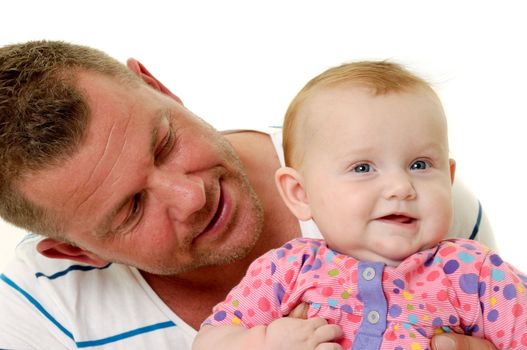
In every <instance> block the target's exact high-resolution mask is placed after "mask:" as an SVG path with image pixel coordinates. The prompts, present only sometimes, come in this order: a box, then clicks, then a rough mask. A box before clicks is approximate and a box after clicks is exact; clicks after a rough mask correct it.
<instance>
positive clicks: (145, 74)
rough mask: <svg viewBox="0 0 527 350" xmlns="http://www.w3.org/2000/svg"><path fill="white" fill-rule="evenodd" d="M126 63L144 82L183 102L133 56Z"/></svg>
mask: <svg viewBox="0 0 527 350" xmlns="http://www.w3.org/2000/svg"><path fill="white" fill-rule="evenodd" d="M126 65H127V66H128V68H130V70H131V71H132V72H134V73H135V75H137V76H138V77H139V78H141V79H142V80H143V81H144V82H145V83H147V84H148V85H150V86H151V87H153V88H154V89H156V90H158V91H161V92H162V93H164V94H165V95H168V96H170V97H172V98H173V99H174V100H176V101H177V102H179V103H181V104H183V102H181V99H180V98H179V97H177V96H176V95H174V94H173V93H172V91H170V90H169V89H168V88H167V87H166V86H165V85H163V84H162V83H161V82H160V81H159V80H157V79H156V77H154V76H153V75H152V73H150V72H149V71H148V70H147V69H146V68H145V66H143V64H142V63H141V62H139V61H138V60H136V59H135V58H129V59H128V61H126Z"/></svg>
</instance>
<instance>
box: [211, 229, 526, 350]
mask: <svg viewBox="0 0 527 350" xmlns="http://www.w3.org/2000/svg"><path fill="white" fill-rule="evenodd" d="M526 287H527V277H526V276H525V275H523V274H521V273H520V272H519V271H517V270H516V269H514V267H512V266H510V265H509V264H507V263H506V262H503V261H502V260H501V259H500V257H499V256H498V255H496V254H495V253H493V252H492V251H490V250H488V249H487V248H485V247H484V246H482V245H481V244H479V243H477V242H474V241H468V240H461V239H457V240H448V241H444V242H442V243H441V244H440V245H439V246H437V247H435V248H433V249H429V250H426V251H422V252H419V253H416V254H414V255H412V256H411V257H409V258H407V259H406V260H405V261H403V262H402V263H401V264H400V265H399V266H397V267H390V266H385V265H384V264H382V263H375V262H373V263H370V262H359V261H357V260H355V259H353V258H351V257H348V256H344V255H341V254H339V253H337V252H335V251H333V250H331V249H329V248H328V247H327V246H326V244H325V242H324V241H322V240H312V239H297V240H293V241H290V242H288V243H287V244H285V245H284V246H283V247H281V248H278V249H275V250H272V251H270V252H268V253H267V254H266V255H264V256H262V257H260V258H259V259H257V260H256V261H254V262H253V263H252V264H251V266H250V268H249V270H248V271H247V274H246V276H245V277H244V278H243V280H242V281H241V282H240V284H238V286H236V287H235V288H234V289H233V290H232V291H231V292H230V293H229V295H228V296H227V298H226V300H225V301H224V302H222V303H220V304H218V305H216V306H215V307H214V309H213V314H212V315H211V316H210V317H209V318H208V319H207V320H206V321H205V322H204V324H209V325H233V324H234V325H241V326H243V327H246V328H250V327H253V326H255V325H260V324H263V325H268V324H269V323H270V322H272V321H273V320H275V319H276V318H279V317H282V316H285V315H287V314H288V313H289V312H290V311H291V310H292V309H293V308H294V307H295V306H296V305H298V304H299V303H301V302H306V303H308V305H309V311H308V317H322V318H325V319H327V320H328V322H330V323H336V324H339V325H340V326H341V327H342V329H343V331H344V337H343V338H342V339H341V340H340V344H341V345H342V346H343V348H344V349H392V350H403V349H409V350H421V349H430V338H431V337H432V336H433V335H435V334H438V333H442V332H457V333H464V334H472V335H474V336H478V337H482V338H486V339H488V340H490V341H491V342H493V343H494V344H495V345H496V346H497V347H498V348H499V349H527V293H526Z"/></svg>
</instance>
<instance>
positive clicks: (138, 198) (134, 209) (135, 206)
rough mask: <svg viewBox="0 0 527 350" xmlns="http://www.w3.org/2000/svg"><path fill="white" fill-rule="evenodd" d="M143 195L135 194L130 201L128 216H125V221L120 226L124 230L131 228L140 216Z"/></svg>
mask: <svg viewBox="0 0 527 350" xmlns="http://www.w3.org/2000/svg"><path fill="white" fill-rule="evenodd" d="M143 197H144V196H143V194H142V193H136V194H135V195H134V196H133V197H132V200H131V201H130V206H129V209H128V215H127V216H126V219H125V220H124V222H123V224H122V225H121V226H122V227H123V228H124V229H126V230H127V229H128V228H129V227H130V226H133V225H134V223H135V222H136V221H137V218H138V217H139V216H140V215H141V211H142V208H143V200H144V198H143Z"/></svg>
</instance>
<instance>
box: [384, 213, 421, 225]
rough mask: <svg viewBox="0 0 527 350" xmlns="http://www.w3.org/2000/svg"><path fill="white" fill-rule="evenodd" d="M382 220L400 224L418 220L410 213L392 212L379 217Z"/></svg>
mask: <svg viewBox="0 0 527 350" xmlns="http://www.w3.org/2000/svg"><path fill="white" fill-rule="evenodd" d="M379 220H381V221H387V222H394V223H399V224H412V223H414V222H415V221H416V219H415V218H412V217H410V216H408V215H401V214H390V215H386V216H382V217H380V218H379Z"/></svg>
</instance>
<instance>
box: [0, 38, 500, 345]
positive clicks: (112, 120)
mask: <svg viewBox="0 0 527 350" xmlns="http://www.w3.org/2000/svg"><path fill="white" fill-rule="evenodd" d="M145 83H146V84H145ZM0 118H1V119H0V128H1V130H0V163H1V165H0V174H1V175H0V176H1V177H2V179H1V187H0V203H1V204H0V213H1V215H2V217H3V218H4V219H6V220H7V221H10V222H12V223H14V224H16V225H18V226H21V227H24V228H26V229H28V230H30V231H33V232H38V233H40V234H42V235H44V236H45V237H46V238H43V237H33V238H30V239H28V240H27V241H25V242H24V243H22V244H21V245H20V246H19V248H18V252H17V254H18V258H17V260H16V261H14V262H13V263H12V264H11V265H9V266H8V268H7V270H6V271H5V272H4V273H3V274H2V275H0V278H1V279H2V281H0V294H1V297H0V305H1V309H2V316H0V348H10V349H27V348H34V349H38V348H46V349H58V348H63V349H71V348H79V347H95V348H97V349H121V348H122V349H130V348H135V349H150V348H156V349H163V348H167V349H168V348H174V347H175V348H178V349H185V348H189V347H190V343H191V341H192V338H193V337H194V335H195V329H196V328H198V327H199V324H200V322H201V321H202V320H203V319H204V318H205V317H206V316H207V315H208V314H209V312H210V310H211V308H212V306H213V305H214V304H215V303H216V302H218V301H220V300H222V299H223V297H224V296H225V295H226V293H227V292H228V290H229V289H230V288H231V287H232V286H233V285H234V284H235V283H236V282H237V281H238V280H239V279H240V278H241V276H242V275H243V273H244V271H245V270H246V268H247V267H248V265H249V264H250V262H251V261H253V260H254V259H255V258H256V257H258V256H259V255H261V254H262V253H263V252H265V251H267V250H268V249H270V248H273V247H276V246H279V245H280V244H282V243H284V242H286V241H288V240H289V239H291V238H293V237H295V236H298V235H300V228H299V223H298V221H296V220H295V219H294V217H293V216H292V215H291V214H289V212H288V210H287V209H286V208H285V206H284V205H283V204H282V201H281V199H280V197H279V195H278V193H277V191H276V189H275V185H274V181H273V175H274V171H275V170H276V169H277V168H278V167H279V158H278V156H277V153H276V150H275V148H274V146H273V143H272V142H271V139H270V138H269V136H268V135H266V134H263V133H258V132H249V131H248V132H239V133H231V134H228V135H221V134H219V133H217V132H216V131H215V130H214V129H212V128H211V127H210V126H208V125H207V124H206V123H205V122H203V121H202V120H200V119H199V118H197V117H196V116H195V115H193V114H192V113H191V112H190V111H189V110H188V109H186V108H185V107H184V106H183V104H182V103H181V101H180V100H179V98H177V97H176V96H175V95H174V94H172V93H171V92H170V91H169V90H168V89H167V88H166V87H164V86H163V85H162V84H161V83H160V82H159V81H158V80H157V79H156V78H154V77H153V76H152V74H150V73H149V72H148V71H147V70H146V69H145V68H144V67H143V66H142V65H141V64H140V63H139V62H138V61H136V60H133V59H131V60H129V61H128V68H126V67H125V66H123V65H121V64H119V63H118V62H116V61H114V60H113V59H111V58H110V57H108V56H106V55H104V54H102V53H100V52H98V51H96V50H93V49H90V48H85V47H80V46H75V45H70V44H65V43H60V42H29V43H25V44H21V45H13V46H8V47H4V48H2V49H0ZM469 200H470V198H468V199H467V198H464V199H463V201H464V202H467V201H469ZM467 216H470V215H467ZM474 216H475V215H474ZM468 220H469V221H470V220H472V218H470V219H468ZM474 221H475V220H474ZM458 222H459V220H458ZM472 226H473V222H472V224H471V225H470V227H469V228H468V229H464V230H462V231H463V232H464V231H467V232H469V234H470V233H471V232H472V231H473V227H472ZM477 231H478V230H477V229H476V230H474V233H476V232H477ZM487 243H490V242H487ZM36 251H38V253H40V254H35V253H36ZM254 287H255V288H257V287H258V286H254ZM436 340H437V341H438V342H439V341H442V342H443V343H444V342H448V341H455V342H458V345H457V346H456V345H455V344H451V346H450V347H449V346H448V345H447V344H445V345H443V346H442V347H437V348H438V349H471V348H472V349H475V348H478V349H481V348H484V347H485V346H489V345H488V344H487V343H485V342H483V341H481V340H478V339H472V338H470V337H462V336H457V337H449V338H439V337H438V338H436ZM489 348H490V347H489Z"/></svg>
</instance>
